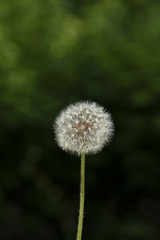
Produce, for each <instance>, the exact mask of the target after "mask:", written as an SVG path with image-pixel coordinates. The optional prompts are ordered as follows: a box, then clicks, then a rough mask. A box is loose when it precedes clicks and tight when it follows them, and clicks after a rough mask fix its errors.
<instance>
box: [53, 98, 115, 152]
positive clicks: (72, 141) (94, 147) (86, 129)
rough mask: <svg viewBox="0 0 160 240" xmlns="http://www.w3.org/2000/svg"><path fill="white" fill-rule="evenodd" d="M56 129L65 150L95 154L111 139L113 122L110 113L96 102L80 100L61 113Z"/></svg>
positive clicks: (57, 138)
mask: <svg viewBox="0 0 160 240" xmlns="http://www.w3.org/2000/svg"><path fill="white" fill-rule="evenodd" d="M54 129H55V134H56V140H57V143H58V145H59V146H60V147H61V148H62V149H63V150H65V151H69V152H72V153H76V154H78V155H80V154H81V153H82V152H83V153H85V154H91V153H92V154H95V153H97V152H99V151H100V150H101V149H102V148H103V146H104V145H105V144H106V143H108V142H109V141H110V139H111V137H112V135H113V122H112V119H111V115H110V113H108V112H106V111H105V110H104V108H103V107H101V106H99V105H98V104H96V103H95V102H89V101H87V102H78V103H75V104H71V105H69V106H68V107H67V108H66V109H64V110H63V111H62V112H61V113H60V115H59V116H58V117H57V118H56V121H55V125H54Z"/></svg>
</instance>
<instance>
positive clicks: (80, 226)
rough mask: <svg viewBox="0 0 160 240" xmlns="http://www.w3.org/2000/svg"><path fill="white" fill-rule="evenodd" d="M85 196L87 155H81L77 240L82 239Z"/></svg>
mask: <svg viewBox="0 0 160 240" xmlns="http://www.w3.org/2000/svg"><path fill="white" fill-rule="evenodd" d="M84 195H85V153H81V185H80V206H79V219H78V230H77V240H81V239H82V229H83V215H84Z"/></svg>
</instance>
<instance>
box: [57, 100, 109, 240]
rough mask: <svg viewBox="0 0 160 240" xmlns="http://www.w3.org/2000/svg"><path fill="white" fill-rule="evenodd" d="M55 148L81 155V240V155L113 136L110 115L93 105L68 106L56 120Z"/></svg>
mask: <svg viewBox="0 0 160 240" xmlns="http://www.w3.org/2000/svg"><path fill="white" fill-rule="evenodd" d="M54 129H55V134H56V140H57V143H58V145H59V146H60V147H61V148H62V149H63V150H65V151H67V152H71V153H73V154H76V155H78V156H81V183H80V208H79V219H78V230H77V239H76V240H81V239H82V229H83V215H84V197H85V155H86V154H95V153H98V152H99V151H100V150H101V149H102V148H103V147H104V145H105V144H106V143H108V142H109V141H110V139H111V137H112V135H113V122H112V119H111V115H110V113H108V112H107V111H105V110H104V108H103V107H101V106H99V105H98V104H96V103H95V102H89V101H87V102H78V103H75V104H71V105H69V106H68V107H67V108H66V109H64V110H63V111H62V112H61V113H60V115H59V116H58V117H57V118H56V121H55V125H54Z"/></svg>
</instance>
